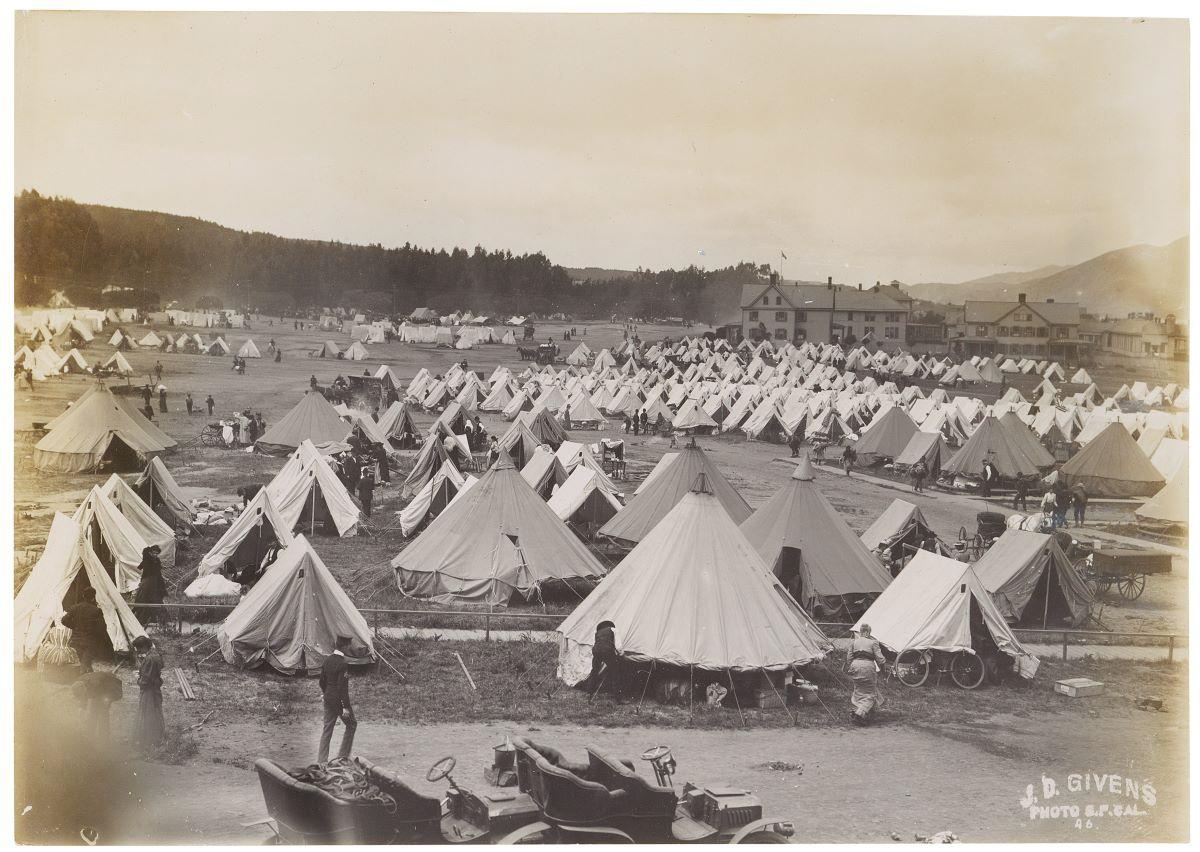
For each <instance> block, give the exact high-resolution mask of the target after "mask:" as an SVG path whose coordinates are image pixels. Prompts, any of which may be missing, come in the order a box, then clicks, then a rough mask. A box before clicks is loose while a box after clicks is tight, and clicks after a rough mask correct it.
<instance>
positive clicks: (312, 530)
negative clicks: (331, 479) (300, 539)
mask: <svg viewBox="0 0 1200 852" xmlns="http://www.w3.org/2000/svg"><path fill="white" fill-rule="evenodd" d="M316 533H317V483H316V482H314V483H313V485H312V511H310V512H309V514H308V537H309V538H312V537H313V536H314V535H316Z"/></svg>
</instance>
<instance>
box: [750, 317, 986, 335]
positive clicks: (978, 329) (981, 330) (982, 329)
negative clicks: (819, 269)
mask: <svg viewBox="0 0 1200 852" xmlns="http://www.w3.org/2000/svg"><path fill="white" fill-rule="evenodd" d="M751 319H753V317H751ZM975 336H976V337H987V326H986V325H977V326H975Z"/></svg>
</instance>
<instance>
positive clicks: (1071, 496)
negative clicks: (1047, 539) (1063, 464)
mask: <svg viewBox="0 0 1200 852" xmlns="http://www.w3.org/2000/svg"><path fill="white" fill-rule="evenodd" d="M1021 503H1022V505H1023V504H1024V503H1025V500H1024V498H1023V497H1022V498H1021ZM1016 504H1017V498H1015V497H1014V498H1013V508H1014V509H1015V508H1016ZM1087 504H1088V493H1087V489H1086V488H1084V487H1083V483H1082V482H1076V483H1075V484H1074V485H1073V486H1071V487H1069V488H1068V487H1067V484H1066V483H1065V482H1063V480H1062V477H1059V478H1058V479H1057V480H1056V481H1055V483H1054V485H1052V486H1051V487H1050V490H1049V491H1047V492H1046V493H1045V494H1043V495H1042V504H1041V507H1042V514H1043V515H1044V516H1045V517H1046V519H1047V523H1046V525H1047V526H1049V528H1050V529H1052V530H1054V529H1060V528H1063V527H1066V526H1069V525H1068V523H1067V509H1071V510H1073V513H1074V518H1075V526H1077V527H1081V526H1083V523H1084V520H1085V518H1086V516H1087Z"/></svg>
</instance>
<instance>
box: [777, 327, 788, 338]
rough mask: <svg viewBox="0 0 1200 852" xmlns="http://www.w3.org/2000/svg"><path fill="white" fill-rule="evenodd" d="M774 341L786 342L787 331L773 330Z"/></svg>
mask: <svg viewBox="0 0 1200 852" xmlns="http://www.w3.org/2000/svg"><path fill="white" fill-rule="evenodd" d="M775 339H776V340H787V329H786V328H777V329H775Z"/></svg>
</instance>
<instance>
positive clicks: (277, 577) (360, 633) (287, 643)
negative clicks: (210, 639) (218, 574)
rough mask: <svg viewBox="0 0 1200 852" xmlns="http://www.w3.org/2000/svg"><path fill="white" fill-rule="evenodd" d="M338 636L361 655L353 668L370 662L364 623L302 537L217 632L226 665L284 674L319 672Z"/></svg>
mask: <svg viewBox="0 0 1200 852" xmlns="http://www.w3.org/2000/svg"><path fill="white" fill-rule="evenodd" d="M339 636H346V637H349V638H350V639H351V640H352V642H351V647H352V648H353V647H354V646H357V647H358V649H360V652H361V653H360V654H358V655H355V656H351V661H352V662H353V661H359V662H367V661H369V660H370V659H371V658H372V657H374V655H375V646H374V641H373V640H372V636H371V628H370V627H369V626H368V624H367V621H366V619H365V618H363V617H362V613H360V612H359V611H358V610H357V609H356V608H355V606H354V604H353V603H351V601H350V598H349V597H348V596H347V595H346V592H345V591H344V590H343V589H342V587H341V586H340V585H338V582H337V580H336V579H334V576H333V574H331V573H330V571H329V569H328V568H327V567H325V563H324V562H322V561H321V557H320V556H318V555H317V553H316V551H314V550H313V549H312V545H310V544H309V543H308V540H307V539H306V538H304V536H302V535H301V536H297V537H296V538H295V539H293V540H292V543H291V544H289V545H288V546H287V549H286V550H284V551H283V552H282V553H280V554H279V558H278V559H276V560H275V562H274V563H272V564H271V567H269V568H268V569H267V570H266V572H265V573H264V574H263V576H262V578H261V579H260V580H259V581H258V583H256V584H255V586H254V588H253V589H251V590H250V592H249V593H247V594H246V596H245V597H244V598H242V600H241V603H239V604H238V605H237V608H235V609H234V611H233V612H231V613H230V614H229V616H228V617H227V618H226V619H225V622H224V623H223V624H222V625H221V627H220V628H219V629H218V630H217V642H218V644H219V645H220V647H221V656H223V657H224V658H225V661H226V662H228V663H232V664H234V665H239V666H246V667H249V666H257V665H260V664H263V663H266V664H267V665H270V666H271V667H273V668H275V669H276V670H278V671H280V672H283V673H284V674H293V673H295V672H312V671H315V670H317V669H319V668H320V667H321V664H322V663H324V662H325V658H326V657H328V656H329V655H330V654H332V653H333V651H334V648H335V647H336V644H337V637H339ZM348 656H349V655H348Z"/></svg>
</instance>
